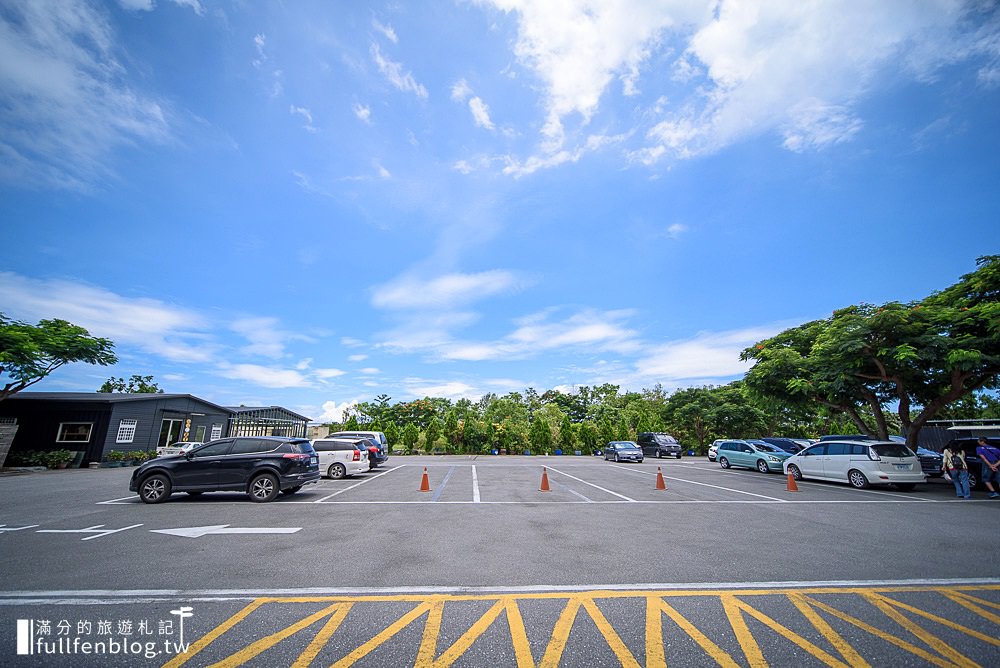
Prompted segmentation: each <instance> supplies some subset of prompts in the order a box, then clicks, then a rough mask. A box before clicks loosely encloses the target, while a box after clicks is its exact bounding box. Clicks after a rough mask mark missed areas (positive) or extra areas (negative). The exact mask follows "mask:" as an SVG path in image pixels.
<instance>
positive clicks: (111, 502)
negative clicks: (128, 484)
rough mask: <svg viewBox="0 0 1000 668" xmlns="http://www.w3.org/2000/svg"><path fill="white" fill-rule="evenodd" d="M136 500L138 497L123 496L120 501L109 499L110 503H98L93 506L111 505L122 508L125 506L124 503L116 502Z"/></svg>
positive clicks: (134, 495)
mask: <svg viewBox="0 0 1000 668" xmlns="http://www.w3.org/2000/svg"><path fill="white" fill-rule="evenodd" d="M138 498H139V496H138V495H136V494H133V495H132V496H123V497H122V498H120V499H111V500H110V501H98V502H97V503H96V504H95V505H98V506H111V505H119V506H124V505H125V504H124V503H118V502H119V501H127V500H128V499H138Z"/></svg>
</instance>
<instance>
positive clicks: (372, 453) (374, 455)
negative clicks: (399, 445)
mask: <svg viewBox="0 0 1000 668" xmlns="http://www.w3.org/2000/svg"><path fill="white" fill-rule="evenodd" d="M327 438H370V439H371V440H372V441H373V443H374V446H375V449H374V450H371V449H369V451H368V465H369V466H370V467H371V468H375V467H376V466H379V465H381V464H384V463H386V462H387V461H389V441H388V440H387V439H386V437H385V434H384V433H383V432H381V431H338V432H335V433H333V434H330V435H329V436H327Z"/></svg>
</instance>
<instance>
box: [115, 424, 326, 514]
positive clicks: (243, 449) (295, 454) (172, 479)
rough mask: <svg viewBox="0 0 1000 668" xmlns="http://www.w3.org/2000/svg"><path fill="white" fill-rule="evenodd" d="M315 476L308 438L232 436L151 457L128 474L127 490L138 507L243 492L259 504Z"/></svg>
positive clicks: (316, 460) (314, 458) (315, 462)
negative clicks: (176, 497) (177, 497)
mask: <svg viewBox="0 0 1000 668" xmlns="http://www.w3.org/2000/svg"><path fill="white" fill-rule="evenodd" d="M319 477H320V476H319V457H318V456H317V455H316V451H315V450H313V447H312V445H311V444H310V443H309V440H308V439H305V438H282V437H278V436H237V437H234V438H223V439H219V440H217V441H209V442H208V443H204V444H202V445H199V446H197V447H194V448H191V449H190V450H188V451H187V452H185V453H183V454H179V455H168V456H165V457H157V458H156V459H151V460H149V461H148V462H145V463H144V464H142V465H140V466H139V467H138V468H137V469H135V470H134V471H133V472H132V479H131V480H130V481H129V486H128V488H129V490H130V491H132V492H138V493H139V498H140V499H141V500H142V502H143V503H162V502H163V501H166V500H167V499H168V498H169V497H170V495H171V494H172V493H173V492H187V493H188V494H191V495H195V496H196V495H198V494H202V493H203V492H246V494H247V495H248V496H249V497H250V500H251V501H257V502H263V501H271V500H273V499H274V498H275V497H277V496H278V492H281V493H284V494H294V493H295V492H297V491H299V490H300V489H302V486H303V485H309V484H312V483H315V482H318V481H319Z"/></svg>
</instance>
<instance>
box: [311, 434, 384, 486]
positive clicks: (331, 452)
mask: <svg viewBox="0 0 1000 668" xmlns="http://www.w3.org/2000/svg"><path fill="white" fill-rule="evenodd" d="M312 446H313V450H315V451H316V454H317V455H319V470H320V473H321V474H325V475H326V476H327V477H330V478H333V479H334V480H339V479H340V478H345V477H347V476H352V475H355V474H357V473H365V472H367V471H368V470H369V469H370V466H369V464H368V446H369V441H368V440H367V439H363V438H359V439H352V438H317V439H316V440H314V441H313V442H312Z"/></svg>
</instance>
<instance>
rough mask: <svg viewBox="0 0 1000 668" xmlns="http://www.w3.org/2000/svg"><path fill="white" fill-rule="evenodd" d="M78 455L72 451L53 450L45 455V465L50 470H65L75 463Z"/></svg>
mask: <svg viewBox="0 0 1000 668" xmlns="http://www.w3.org/2000/svg"><path fill="white" fill-rule="evenodd" d="M75 455H76V453H74V452H71V451H70V450H53V451H52V452H47V453H45V465H46V466H47V467H48V468H50V469H64V468H66V467H67V466H69V463H70V462H71V461H73V457H74V456H75Z"/></svg>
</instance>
